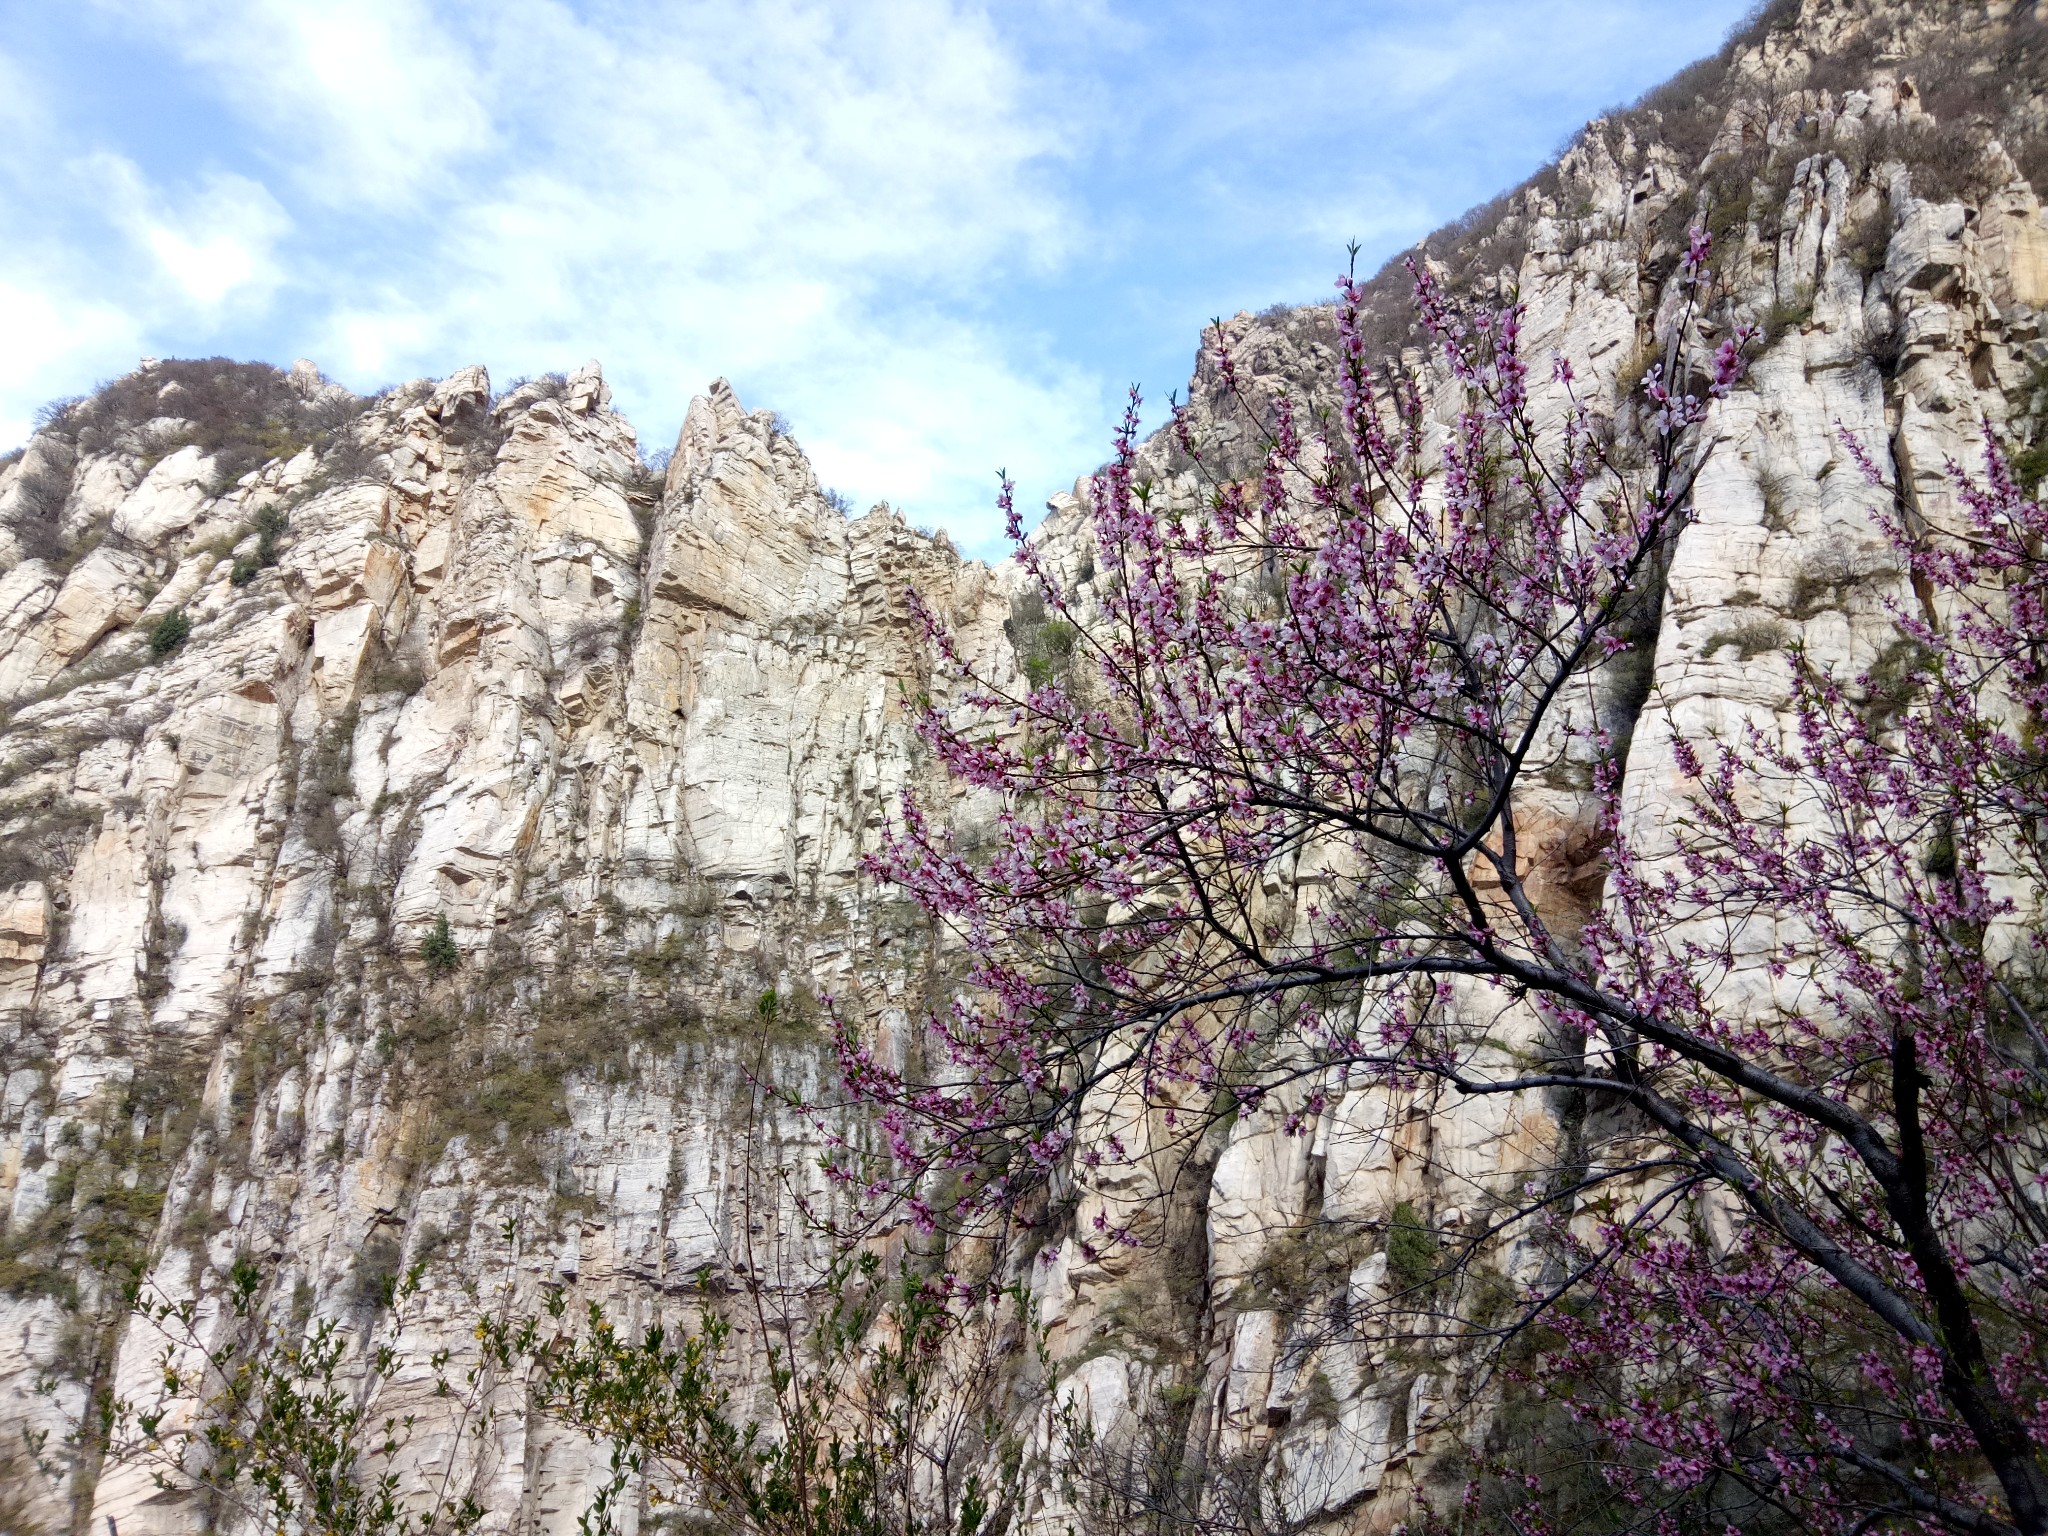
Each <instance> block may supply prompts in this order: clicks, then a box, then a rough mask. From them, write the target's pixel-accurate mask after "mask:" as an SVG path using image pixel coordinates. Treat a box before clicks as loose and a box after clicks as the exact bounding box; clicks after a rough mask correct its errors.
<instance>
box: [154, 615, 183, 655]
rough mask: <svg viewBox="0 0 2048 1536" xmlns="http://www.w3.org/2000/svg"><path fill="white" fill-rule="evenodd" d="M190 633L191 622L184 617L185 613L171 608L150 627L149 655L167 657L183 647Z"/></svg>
mask: <svg viewBox="0 0 2048 1536" xmlns="http://www.w3.org/2000/svg"><path fill="white" fill-rule="evenodd" d="M191 633H192V621H191V620H190V619H188V618H186V617H185V611H184V610H183V609H182V608H173V609H172V610H171V611H170V612H169V613H167V614H165V615H164V616H163V617H162V618H160V619H158V620H157V621H156V623H154V624H152V625H151V626H150V630H149V654H150V655H152V656H168V655H170V654H171V652H173V651H175V650H176V649H177V648H178V647H179V646H181V645H183V644H184V643H185V640H186V637H187V636H189V635H190V634H191Z"/></svg>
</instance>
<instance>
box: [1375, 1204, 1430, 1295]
mask: <svg viewBox="0 0 2048 1536" xmlns="http://www.w3.org/2000/svg"><path fill="white" fill-rule="evenodd" d="M1436 1251H1437V1240H1436V1234H1435V1233H1433V1232H1431V1231H1430V1230H1429V1228H1427V1227H1425V1226H1424V1225H1423V1224H1422V1218H1421V1217H1420V1216H1418V1215H1417V1214H1416V1212H1415V1206H1414V1204H1413V1203H1412V1202H1411V1201H1407V1200H1403V1201H1402V1202H1401V1203H1400V1204H1399V1205H1397V1206H1395V1207H1394V1219H1393V1221H1392V1222H1391V1223H1389V1224H1388V1227H1387V1273H1388V1274H1390V1275H1392V1276H1393V1277H1394V1279H1395V1281H1396V1282H1397V1283H1398V1284H1399V1285H1400V1287H1401V1289H1402V1290H1404V1291H1414V1290H1420V1289H1421V1288H1422V1287H1423V1286H1425V1285H1427V1284H1429V1282H1430V1281H1431V1280H1432V1279H1434V1278H1435V1277H1436Z"/></svg>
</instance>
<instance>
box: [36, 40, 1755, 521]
mask: <svg viewBox="0 0 2048 1536" xmlns="http://www.w3.org/2000/svg"><path fill="white" fill-rule="evenodd" d="M1744 9H1745V5H1744V4H1743V0H1354V3H1352V4H1335V3H1324V0H1266V3H1263V4H1261V3H1256V0H1247V3H1237V0H1211V3H1207V4H1194V3H1179V0H1154V3H1149V4H1136V3H1124V0H1044V3H1041V4H1036V5H1000V4H998V5H971V4H965V3H956V0H847V3H834V0H756V3H741V0H694V3H669V0H637V3H616V4H614V3H580V4H579V3H562V0H490V3H486V4H474V5H455V4H445V3H435V0H339V3H330V0H183V3H176V0H58V3H55V4H52V3H51V0H0V447H5V446H8V445H11V444H14V443H17V442H19V441H20V440H21V439H22V438H23V437H24V436H25V435H26V433H27V431H28V423H29V420H30V416H31V414H32V412H33V410H34V408H35V406H36V405H37V404H39V403H40V402H42V401H44V400H47V399H50V398H52V397H55V396H60V395H68V394H76V393H80V392H82V391H84V390H87V389H89V388H91V387H92V385H93V384H94V383H95V382H96V381H98V380H100V379H104V378H108V377H112V376H114V375H116V374H119V373H121V372H124V371H125V370H127V369H129V368H132V367H133V366H134V365H135V361H136V359H137V358H138V357H141V356H143V355H161V356H205V355H211V354H214V353H225V354H228V355H231V356H235V357H247V358H264V359H268V360H270V361H273V362H278V363H287V364H288V363H289V362H291V360H292V359H293V358H295V357H311V358H312V359H314V360H315V361H316V362H318V363H319V364H320V365H321V366H322V367H323V368H325V369H326V370H327V372H328V373H329V374H331V375H333V376H334V377H335V378H338V379H340V380H341V381H342V382H343V383H346V384H348V385H350V386H351V387H353V388H356V389H358V390H369V389H372V388H375V387H378V386H380V385H384V384H389V383H393V382H396V381H399V380H403V379H406V378H411V377H416V376H419V375H422V374H428V375H441V374H445V373H448V372H450V371H451V370H453V369H455V368H458V367H461V366H463V365H464V364H467V363H472V362H483V363H486V364H488V365H489V367H490V370H491V374H492V377H493V379H494V381H496V383H497V384H498V385H499V386H500V387H502V386H503V385H504V383H505V382H507V381H509V380H510V379H512V378H513V377H515V376H517V375H520V374H532V373H539V372H543V371H546V370H548V369H551V368H562V369H566V368H573V367H574V366H576V365H577V364H578V363H580V362H582V361H583V360H584V359H585V358H588V357H593V356H594V357H598V358H600V359H602V360H603V362H604V364H605V370H606V374H607V376H608V377H609V378H610V379H611V381H612V385H613V389H614V391H615V393H616V395H617V403H618V405H619V406H620V407H621V408H622V409H624V410H625V411H626V412H627V414H628V415H629V416H630V417H631V418H632V420H633V421H634V423H635V425H636V426H637V427H638V428H639V430H640V432H641V435H642V438H643V441H644V442H645V443H646V444H647V445H648V446H650V447H659V446H665V445H666V444H667V443H668V442H669V441H670V440H671V439H672V437H673V435H674V433H675V430H676V427H677V425H678V423H679V422H680V420H681V418H682V413H683V410H684V409H685V407H686V406H687V404H688V402H689V398H690V396H691V395H692V394H693V393H696V392H697V391H699V390H701V389H702V388H703V387H704V386H705V384H707V383H708V382H709V381H710V380H711V379H713V378H715V377H717V376H719V375H721V374H723V375H724V376H726V377H728V378H730V379H731V380H732V381H733V383H734V386H735V387H736V388H737V389H738V390H739V392H740V396H741V398H742V399H743V400H744V401H746V402H747V404H749V405H750V406H756V407H763V406H765V407H769V408H773V409H776V410H780V411H782V412H783V413H784V414H785V415H786V416H787V417H788V418H789V420H790V422H791V424H792V428H793V430H794V431H795V433H796V436H797V438H798V439H799V441H801V442H802V443H803V445H804V446H805V448H806V449H807V450H808V451H809V452H810V454H811V456H812V458H813V460H814V462H815V463H816V464H817V466H818V470H819V475H820V477H821V478H822V479H823V480H824V481H825V482H826V483H827V484H829V485H833V486H836V487H839V488H841V489H843V490H845V491H846V492H847V493H848V494H850V495H851V496H853V497H854V499H855V501H856V502H857V503H858V504H859V505H861V506H865V505H866V504H867V503H868V502H869V501H871V500H873V499H876V498H880V497H887V498H889V499H890V500H892V501H894V502H895V503H897V504H898V505H899V506H901V507H903V508H904V509H905V511H906V512H907V513H908V514H909V515H910V517H911V518H912V519H913V520H914V521H917V522H920V523H924V524H928V525H935V526H942V527H946V528H948V529H950V530H951V531H952V532H953V533H954V535H955V536H956V538H958V539H959V540H960V542H961V543H963V544H964V545H966V546H967V547H969V548H970V549H973V550H976V551H978V552H982V553H992V552H994V551H995V549H996V542H995V535H996V532H997V528H996V523H995V517H994V513H993V511H992V510H991V505H990V504H991V501H992V496H991V490H992V486H993V474H994V471H995V469H996V468H997V467H998V466H1007V467H1008V468H1009V469H1010V470H1011V471H1012V472H1013V473H1014V474H1015V475H1016V476H1017V478H1018V480H1019V482H1020V485H1021V487H1022V489H1023V491H1024V492H1025V493H1026V494H1028V495H1030V496H1032V497H1034V498H1037V497H1042V496H1043V495H1045V494H1046V493H1048V492H1050V491H1052V490H1054V489H1058V488H1060V487H1061V486H1062V485H1064V484H1066V483H1068V482H1070V481H1071V480H1072V478H1073V477H1074V475H1075V474H1076V473H1078V472H1080V471H1083V470H1085V469H1087V468H1088V467H1090V466H1091V465H1092V464H1094V463H1095V462H1096V461H1097V460H1098V459H1099V458H1100V457H1101V455H1102V452H1103V450H1104V448H1105V446H1106V445H1107V442H1108V436H1109V432H1110V429H1111V427H1112V425H1113V423H1114V419H1115V415H1116V412H1117V410H1118V408H1119V405H1120V402H1121V397H1122V393H1123V390H1124V389H1125V388H1126V387H1127V386H1128V385H1129V384H1131V383H1133V382H1136V383H1140V384H1142V385H1143V386H1144V388H1145V390H1146V393H1147V395H1148V397H1149V398H1152V399H1154V400H1163V399H1164V397H1165V395H1166V392H1167V391H1168V390H1169V389H1174V388H1178V387H1180V386H1181V385H1182V384H1183V383H1184V381H1185V378H1186V375H1187V372H1188V368H1189V365H1190V362H1191V360H1192V357H1193V353H1194V346H1195V339H1196V335H1197V332H1198V329H1199V327H1200V326H1201V324H1202V323H1203V322H1204V321H1205V320H1206V319H1207V318H1208V317H1210V316H1211V315H1215V314H1228V313H1231V312H1234V311H1236V310H1238V309H1241V308H1252V309H1256V308H1261V307H1263V306H1265V305H1267V304H1270V303H1272V302H1274V301H1276V300H1302V299H1311V298H1319V297H1321V296H1322V295H1323V294H1325V293H1326V292H1327V291H1328V287H1329V283H1330V281H1331V279H1332V278H1333V277H1334V275H1335V273H1336V272H1337V270H1338V268H1339V267H1340V266H1341V265H1342V264H1343V261H1344V244H1345V242H1346V241H1347V240H1348V239H1352V238H1356V239H1358V240H1359V241H1361V242H1362V243H1363V245H1364V247H1365V252H1364V255H1363V257H1362V258H1361V259H1362V260H1363V261H1364V262H1366V263H1368V264H1370V265H1377V264H1378V262H1379V261H1380V260H1382V259H1383V258H1384V257H1386V256H1387V255H1389V254H1391V253H1393V252H1394V251H1396V250H1398V249H1400V248H1401V247H1403V246H1405V245H1408V244H1412V243H1413V242H1414V241H1415V240H1416V239H1418V238H1420V237H1421V236H1422V235H1424V234H1426V233H1427V232H1428V231H1429V230H1430V229H1432V228H1433V227H1435V226H1436V225H1438V224H1440V223H1442V222H1444V221H1445V220H1447V219H1449V218H1452V217H1454V216H1455V215H1457V214H1458V213H1459V212H1461V211H1463V210H1464V209H1465V208H1467V207H1469V206H1470V205H1471V204H1473V203H1476V202H1479V201H1482V200H1484V199H1485V198H1487V197H1489V196H1491V195H1492V194H1493V193H1495V192H1497V191H1499V190H1501V189H1502V188H1503V187H1506V186H1508V185H1510V184H1512V183H1513V182H1515V181H1517V180H1519V179H1520V178H1521V177H1523V176H1525V175H1527V174H1528V173H1529V172H1530V171H1532V170H1534V169H1535V168H1536V167H1537V166H1538V165H1540V164H1541V163H1542V162H1543V161H1544V160H1546V159H1547V158H1548V157H1549V156H1550V155H1551V153H1552V152H1553V151H1554V150H1555V149H1556V148H1557V146H1558V145H1559V143H1560V142H1561V141H1562V140H1563V139H1565V138H1566V137H1567V136H1568V135H1569V134H1570V133H1571V132H1572V131H1573V130H1574V129H1575V128H1577V127H1578V126H1579V125H1580V124H1582V123H1583V122H1584V121H1585V120H1586V119H1587V118H1588V117H1590V116H1592V115H1594V114H1595V113H1596V112H1597V111H1599V110H1600V109H1601V108H1602V107H1604V106H1608V105H1611V104H1613V103H1615V102H1618V101H1622V100H1626V99H1628V98H1631V97H1633V96H1635V95H1637V94H1639V93H1640V92H1641V91H1643V90H1644V89H1646V88H1647V87H1649V86H1651V85H1654V84H1655V83H1657V82H1658V81H1659V80H1661V79H1663V78H1664V77H1665V76H1667V75H1669V74H1671V73H1672V72H1673V71H1674V70H1676V69H1677V68H1678V67H1680V66H1681V65H1683V64H1685V63H1686V62H1688V61H1689V60H1691V59H1694V58H1697V57H1699V56H1700V55H1701V54H1704V53H1707V52H1710V51H1711V50H1712V49H1713V48H1714V47H1715V46H1716V45H1717V44H1718V42H1719V41H1720V39H1721V37H1722V36H1723V35H1724V34H1725V33H1726V32H1727V30H1728V29H1729V27H1730V26H1731V25H1733V24H1734V23H1735V21H1737V20H1738V19H1739V17H1740V14H1741V12H1742V11H1743V10H1744ZM1155 419H1156V413H1155Z"/></svg>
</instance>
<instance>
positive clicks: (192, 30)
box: [101, 0, 493, 207]
mask: <svg viewBox="0 0 2048 1536" xmlns="http://www.w3.org/2000/svg"><path fill="white" fill-rule="evenodd" d="M101 8H102V9H103V10H105V11H107V12H109V13H111V14H112V15H113V16H115V17H116V18H118V20H119V22H120V23H121V25H122V26H124V27H125V28H127V29H130V30H132V31H135V32H137V33H140V34H142V35H145V36H153V37H155V38H156V39H158V40H159V41H160V42H161V43H162V45H163V46H164V47H165V48H166V49H167V50H169V51H170V52H172V53H173V54H175V55H176V56H177V57H178V58H180V59H182V60H183V61H184V62H185V63H186V64H188V65H189V66H192V67H194V68H196V69H198V70H199V71H201V72H203V74H204V75H205V76H206V77H207V78H208V79H209V80H210V81H211V82H212V84H213V88H214V89H215V91H217V92H218V93H219V95H220V97H221V99H223V100H224V101H226V102H227V103H229V104H230V105H232V106H233V107H234V108H235V109H236V110H238V111H239V112H241V113H242V114H244V115H245V116H246V118H247V119H248V120H249V122H250V123H251V124H252V125H254V126H255V127H257V128H259V129H260V130H261V131H262V136H263V137H262V140H261V149H262V151H263V153H264V154H265V155H266V156H268V157H269V158H272V159H273V160H274V161H275V162H276V163H277V164H278V166H279V167H280V170H281V171H282V172H283V173H284V174H286V175H287V176H288V177H289V178H290V179H291V181H292V182H293V183H294V185H295V187H296V188H297V190H298V191H299V192H300V193H302V194H303V195H305V196H308V197H310V198H311V199H313V200H314V201H316V202H322V203H332V204H338V205H355V206H365V205H367V206H375V207H394V206H403V205H407V204H410V203H413V202H416V201H417V200H418V199H419V198H421V197H423V196H424V195H426V194H427V193H429V192H430V191H432V190H435V189H437V188H439V189H445V188H446V187H447V185H448V183H449V174H450V170H451V167H452V166H453V165H454V164H455V163H456V162H458V161H460V160H461V159H463V158H464V157H466V156H469V155H473V154H475V153H478V152H480V151H482V150H484V149H486V148H488V147H489V146H490V144H491V143H492V140H493V125H492V122H491V118H490V113H489V111H488V109H487V108H486V106H485V105H484V103H483V102H482V101H481V100H480V99H479V96H478V92H477V82H476V78H475V76H476V70H477V67H478V66H477V62H476V60H475V58H474V57H473V55H472V53H471V52H470V50H469V48H468V47H466V46H465V44H464V43H463V41H462V40H461V39H460V38H459V37H457V36H455V35H453V34H452V33H451V32H450V30H449V29H448V28H446V27H444V26H443V25H442V24H441V23H440V21H439V19H438V18H437V17H436V16H435V14H434V12H433V10H432V8H431V7H430V6H428V5H425V4H418V3H412V0H102V7H101Z"/></svg>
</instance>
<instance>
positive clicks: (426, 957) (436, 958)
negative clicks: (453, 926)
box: [420, 912, 462, 976]
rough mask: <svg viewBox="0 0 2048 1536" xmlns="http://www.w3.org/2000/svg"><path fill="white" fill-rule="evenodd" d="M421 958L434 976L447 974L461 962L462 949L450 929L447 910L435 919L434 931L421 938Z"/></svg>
mask: <svg viewBox="0 0 2048 1536" xmlns="http://www.w3.org/2000/svg"><path fill="white" fill-rule="evenodd" d="M420 959H421V960H423V961H424V962H425V963H426V967H427V972H428V974H429V975H433V976H445V975H447V974H448V973H449V972H450V971H452V970H454V969H455V967H456V966H457V965H458V964H459V963H460V962H461V960H462V951H461V950H459V949H457V948H456V947H455V935H454V933H453V932H451V931H450V930H449V927H448V914H447V913H446V912H443V913H441V914H440V915H439V916H437V917H436V918H435V919H434V927H433V931H432V932H430V933H429V934H428V935H427V936H426V937H425V938H424V939H421V940H420Z"/></svg>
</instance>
